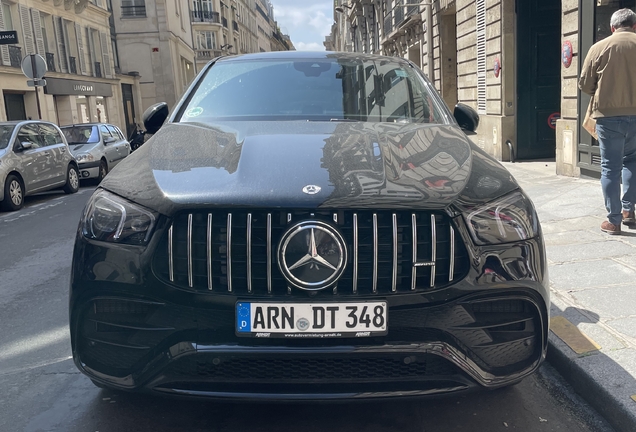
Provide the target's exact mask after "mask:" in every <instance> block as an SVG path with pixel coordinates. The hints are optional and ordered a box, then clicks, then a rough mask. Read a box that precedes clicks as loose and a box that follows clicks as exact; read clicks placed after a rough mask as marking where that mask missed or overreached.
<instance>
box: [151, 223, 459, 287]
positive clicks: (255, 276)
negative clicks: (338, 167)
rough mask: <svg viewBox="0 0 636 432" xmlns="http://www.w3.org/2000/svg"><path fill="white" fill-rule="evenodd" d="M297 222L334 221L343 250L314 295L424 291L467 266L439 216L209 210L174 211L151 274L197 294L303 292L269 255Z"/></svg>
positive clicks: (456, 237)
mask: <svg viewBox="0 0 636 432" xmlns="http://www.w3.org/2000/svg"><path fill="white" fill-rule="evenodd" d="M303 220H321V221H324V222H328V223H330V224H331V225H333V226H334V227H337V229H338V230H339V231H340V232H341V233H342V235H343V237H344V239H345V242H346V246H347V249H348V251H349V254H348V262H347V266H346V269H345V271H344V273H343V275H342V277H341V278H340V279H339V281H338V283H337V284H336V285H335V286H334V287H333V289H332V288H329V289H325V290H323V291H321V292H319V295H333V294H338V295H366V294H388V293H396V292H413V291H417V290H431V289H436V288H440V287H443V286H446V285H449V284H452V283H453V282H455V281H457V280H459V279H461V278H463V277H464V276H465V274H466V272H467V271H468V258H467V253H466V249H465V247H464V245H463V243H462V242H461V239H460V236H459V235H457V234H456V232H455V229H454V228H453V225H452V224H451V221H450V219H449V218H448V216H446V215H444V214H437V213H428V212H417V213H411V212H391V211H368V210H364V211H354V210H347V211H315V210H314V211H281V210H272V211H267V210H264V211H249V212H247V211H237V210H232V211H227V210H226V211H222V210H215V211H213V212H200V211H196V212H192V213H183V214H179V215H178V216H176V217H175V219H174V220H173V222H172V224H171V225H170V228H169V229H168V231H167V235H166V238H165V239H164V241H163V243H162V246H161V247H160V248H159V251H158V253H157V254H156V256H155V272H156V273H157V274H158V275H159V277H160V278H162V279H164V280H166V281H168V282H170V283H172V284H174V285H177V286H179V287H181V288H184V289H188V290H192V291H198V292H213V293H235V294H241V295H243V294H265V295H267V294H272V295H281V294H285V295H306V294H305V292H303V291H301V290H298V289H295V288H294V289H292V288H289V287H288V284H287V282H286V280H285V278H284V277H283V275H282V273H281V272H280V270H279V267H278V262H277V254H276V251H277V248H278V242H279V240H280V238H281V237H282V235H283V234H284V232H285V231H286V230H287V229H288V228H289V227H290V226H291V225H292V224H293V223H295V222H299V221H303Z"/></svg>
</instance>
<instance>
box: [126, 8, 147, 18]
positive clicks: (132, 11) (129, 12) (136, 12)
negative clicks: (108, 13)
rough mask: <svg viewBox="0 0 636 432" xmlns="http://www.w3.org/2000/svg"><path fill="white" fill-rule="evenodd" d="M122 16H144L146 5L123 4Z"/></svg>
mask: <svg viewBox="0 0 636 432" xmlns="http://www.w3.org/2000/svg"><path fill="white" fill-rule="evenodd" d="M121 16H122V17H123V18H144V17H145V16H146V6H145V5H143V6H124V5H122V7H121Z"/></svg>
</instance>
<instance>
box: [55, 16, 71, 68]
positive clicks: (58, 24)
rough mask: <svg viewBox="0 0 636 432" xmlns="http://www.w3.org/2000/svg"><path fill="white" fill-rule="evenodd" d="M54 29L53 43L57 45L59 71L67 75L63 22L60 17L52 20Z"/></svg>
mask: <svg viewBox="0 0 636 432" xmlns="http://www.w3.org/2000/svg"><path fill="white" fill-rule="evenodd" d="M53 27H54V28H55V43H56V44H57V58H58V59H59V63H60V71H61V72H63V73H68V57H67V54H66V44H65V43H64V21H62V18H61V17H54V18H53Z"/></svg>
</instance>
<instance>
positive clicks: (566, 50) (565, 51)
mask: <svg viewBox="0 0 636 432" xmlns="http://www.w3.org/2000/svg"><path fill="white" fill-rule="evenodd" d="M573 56H574V49H573V48H572V42H570V41H565V42H563V48H562V49H561V61H562V62H563V66H565V67H566V68H569V67H570V66H571V65H572V57H573Z"/></svg>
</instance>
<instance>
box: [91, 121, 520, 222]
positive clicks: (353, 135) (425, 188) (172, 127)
mask: <svg viewBox="0 0 636 432" xmlns="http://www.w3.org/2000/svg"><path fill="white" fill-rule="evenodd" d="M475 161H476V162H477V164H478V165H479V167H480V170H481V171H483V170H487V173H484V172H480V173H477V175H479V176H481V177H484V176H486V177H487V178H489V179H491V180H492V181H486V182H484V181H483V180H479V182H480V183H482V184H485V185H486V188H485V189H484V190H479V188H477V190H475V189H474V188H473V189H470V188H467V187H466V186H467V184H469V183H471V182H472V181H473V180H474V181H475V182H477V181H478V180H477V179H471V176H475V175H476V173H475V170H474V165H475ZM484 161H486V162H487V163H486V164H485V165H484ZM308 185H312V186H318V187H319V188H320V190H319V192H317V193H315V194H308V193H307V191H303V189H304V188H305V187H306V186H308ZM102 187H104V188H105V189H108V190H111V191H112V192H114V193H117V194H119V195H122V196H124V197H126V198H129V199H131V200H133V201H136V202H138V203H140V204H142V205H144V206H146V207H149V208H153V209H155V210H157V211H160V212H162V213H164V214H168V215H169V214H172V213H173V212H175V211H177V210H179V209H181V208H196V207H205V206H221V207H244V206H249V207H260V208H271V207H282V208H319V207H322V208H384V209H386V208H396V209H398V208H399V209H422V208H427V209H436V208H437V209H441V208H446V207H448V206H449V205H450V204H451V203H453V201H455V200H456V199H458V198H459V199H461V200H463V201H468V202H470V201H475V200H478V201H483V200H485V199H488V198H494V197H496V196H501V195H502V194H503V193H505V192H507V191H510V190H512V189H514V188H516V187H517V186H516V184H515V183H514V180H512V178H511V176H510V175H509V174H508V172H507V171H506V170H505V169H504V168H503V167H502V166H501V165H500V164H499V163H498V162H496V161H494V160H492V159H490V158H489V157H488V156H486V155H485V154H483V152H481V151H480V150H479V149H477V148H476V147H475V146H474V145H472V144H471V143H470V141H469V140H468V139H467V138H466V136H465V135H464V134H463V133H462V132H461V130H460V129H459V128H458V127H457V126H454V125H453V126H451V125H444V126H442V125H421V124H420V125H415V124H386V123H335V122H334V123H329V122H319V123H318V122H316V123H314V122H231V123H224V124H217V125H216V126H214V127H211V126H206V125H200V124H193V123H176V124H167V125H166V126H164V127H163V128H162V129H161V130H160V131H159V132H158V133H157V134H156V135H155V136H154V137H153V138H152V139H151V140H150V141H149V142H147V143H146V144H144V146H142V147H141V148H140V149H139V150H138V151H136V152H135V153H133V154H132V155H131V156H130V157H128V158H126V159H124V161H122V162H121V163H120V164H119V165H118V166H117V167H115V169H114V170H113V171H112V172H111V173H110V174H109V175H108V177H107V178H106V179H105V180H104V182H103V183H102ZM316 189H318V188H314V191H315V190H316ZM467 189H468V190H469V192H468V194H465V193H464V191H465V190H467Z"/></svg>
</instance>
